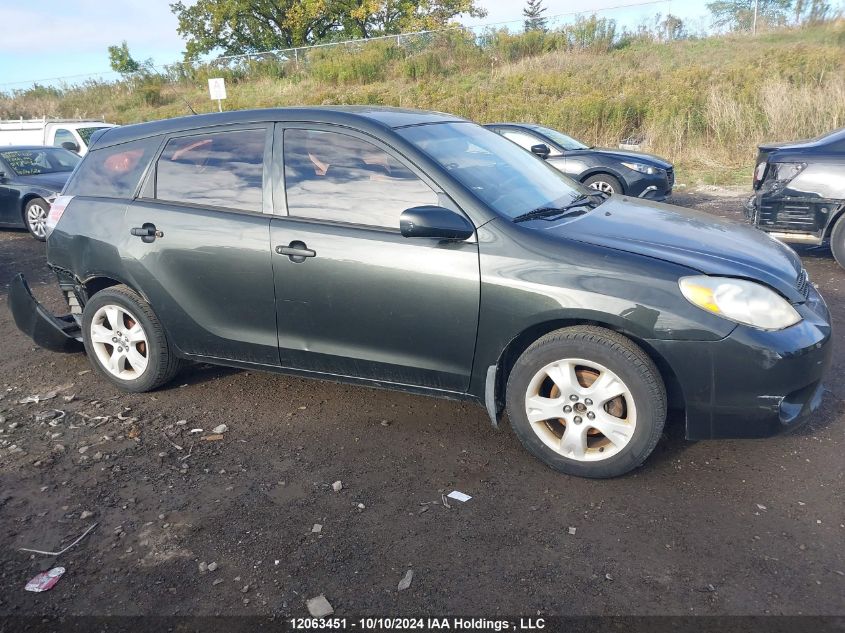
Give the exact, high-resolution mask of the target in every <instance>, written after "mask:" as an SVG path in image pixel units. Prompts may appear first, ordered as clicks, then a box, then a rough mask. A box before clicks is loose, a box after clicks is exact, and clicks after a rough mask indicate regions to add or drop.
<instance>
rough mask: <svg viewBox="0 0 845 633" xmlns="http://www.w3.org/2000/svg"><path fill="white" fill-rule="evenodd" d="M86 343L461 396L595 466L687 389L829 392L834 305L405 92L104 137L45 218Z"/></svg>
mask: <svg viewBox="0 0 845 633" xmlns="http://www.w3.org/2000/svg"><path fill="white" fill-rule="evenodd" d="M48 231H49V233H50V235H49V238H48V259H49V263H50V265H51V266H52V268H53V270H55V272H56V274H57V275H58V281H59V285H60V286H61V289H62V290H63V291H64V293H65V294H66V296H67V299H68V304H69V306H70V314H69V315H66V316H63V317H56V316H53V315H51V314H50V313H49V312H47V311H46V310H45V309H44V308H43V307H42V306H41V305H40V304H38V303H37V302H36V301H35V299H34V298H33V296H32V294H31V293H30V291H29V288H28V286H27V284H26V282H25V280H24V279H23V277H22V276H18V278H17V279H16V281H15V282H14V283H13V285H12V288H11V289H10V305H11V308H12V311H13V313H14V316H15V320H16V322H17V324H18V326H19V327H20V328H21V329H22V330H23V331H24V332H26V333H27V334H29V335H30V336H32V338H33V339H34V340H35V341H36V342H37V343H39V344H40V345H42V346H44V347H47V348H50V349H53V350H56V351H74V350H79V349H80V348H81V347H82V346H83V345H84V348H85V351H86V352H87V354H88V356H89V358H90V360H91V362H92V364H93V365H94V367H95V368H96V369H97V370H98V371H99V372H100V373H101V374H102V376H103V377H104V378H106V379H107V380H110V381H111V382H113V383H115V384H116V385H118V386H119V387H121V388H123V389H125V390H127V391H147V390H150V389H155V388H156V387H158V386H160V385H162V384H164V383H166V382H167V381H169V380H170V379H171V378H173V376H174V375H175V374H176V372H177V371H179V369H180V367H181V366H182V365H183V363H185V362H186V361H203V362H209V363H218V364H222V365H231V366H237V367H248V368H255V369H265V370H269V371H278V372H285V373H294V374H298V375H302V376H309V377H314V378H321V379H328V380H341V381H350V382H357V383H362V384H366V385H371V386H379V387H386V388H391V389H401V390H407V391H414V392H419V393H425V394H430V395H435V396H441V397H445V398H464V399H473V400H477V401H479V402H480V403H483V404H484V406H485V407H486V410H487V412H488V414H489V416H490V418H491V419H492V421H493V423H494V424H496V423H498V420H499V418H500V416H501V415H502V413H503V412H504V411H505V410H507V413H508V417H509V419H510V423H511V425H512V427H513V429H514V430H515V432H516V434H517V435H518V436H519V438H520V440H521V441H522V443H523V444H524V445H525V447H526V448H527V449H528V450H529V451H530V452H532V453H533V454H534V455H536V456H537V457H539V458H540V459H541V460H543V461H544V462H545V463H547V464H548V465H550V466H551V467H553V468H555V469H558V470H560V471H563V472H567V473H572V474H577V475H583V476H588V477H609V476H614V475H619V474H622V473H624V472H627V471H629V470H631V469H632V468H635V467H636V466H638V465H640V464H641V463H642V462H643V461H644V460H645V459H646V457H647V456H648V455H649V453H651V451H652V450H653V449H654V447H655V444H656V443H657V441H658V439H659V438H660V435H661V430H662V429H663V425H664V421H665V418H666V412H667V408H668V407H675V408H677V409H680V410H682V411H683V415H684V416H685V420H686V434H687V437H689V438H692V439H704V438H717V437H763V436H768V435H772V434H774V433H777V432H780V431H782V430H785V429H789V428H792V427H795V426H796V425H797V424H799V423H800V422H801V421H802V420H803V419H805V418H806V417H807V415H808V414H809V413H810V412H811V411H813V410H815V409H816V408H817V407H818V405H819V403H820V400H821V397H822V394H823V391H824V390H823V387H822V379H823V376H824V374H825V371H826V369H827V367H828V365H829V362H830V352H831V326H830V317H829V314H828V310H827V308H826V306H825V303H824V301H823V299H822V298H821V296H820V295H819V294H818V293H817V292H816V290H815V288H814V287H813V285H812V284H811V283H809V280H808V279H807V274H806V272H805V271H804V270H803V269H802V267H801V263H800V260H799V259H798V257H797V256H796V255H795V253H794V252H793V251H792V250H790V249H789V248H788V247H786V246H784V245H783V244H781V243H779V242H777V241H775V240H773V239H771V238H769V237H768V236H767V235H765V234H764V233H762V232H760V231H757V230H756V229H753V228H751V227H748V226H743V225H739V224H734V223H731V222H728V221H724V220H720V219H717V218H713V217H711V216H708V215H706V214H702V213H696V212H694V211H690V210H687V209H682V208H678V207H673V206H669V205H664V204H660V203H656V202H650V201H643V200H637V199H629V198H627V197H624V196H613V197H608V196H606V195H604V194H602V193H601V192H597V191H594V190H591V189H586V188H584V187H583V186H582V185H580V184H578V183H576V182H574V181H572V180H570V179H569V178H567V177H566V176H564V175H562V174H561V173H560V172H558V171H557V170H555V169H553V168H552V167H549V166H548V165H547V164H546V163H544V162H543V161H542V160H541V159H540V158H538V157H536V156H534V155H532V154H530V153H528V152H525V151H523V150H522V149H520V148H519V147H517V146H516V145H514V144H513V143H511V142H510V141H508V140H507V139H504V138H502V137H501V136H499V135H497V134H495V133H494V132H491V131H489V130H486V129H484V128H483V127H480V126H478V125H475V124H473V123H471V122H468V121H465V120H462V119H460V118H457V117H453V116H449V115H445V114H439V113H432V112H420V111H413V110H397V109H390V108H369V107H347V108H340V107H338V108H295V109H270V110H255V111H243V112H229V113H223V114H212V115H202V116H192V117H187V118H181V119H173V120H167V121H158V122H153V123H145V124H141V125H133V126H126V127H119V128H111V129H108V130H105V131H104V132H101V133H99V134H98V135H97V136H95V137H94V139H93V142H92V146H91V151H90V152H89V153H88V155H87V156H86V157H85V158H84V160H83V162H82V163H81V165H80V166H79V167H78V168H77V169H76V170H75V172H74V174H73V176H72V177H71V179H70V181H69V182H68V184H67V186H66V187H65V190H64V192H63V195H62V196H61V197H60V198H58V199H57V200H56V201H55V202H54V204H53V206H52V209H51V211H50V216H49V219H48Z"/></svg>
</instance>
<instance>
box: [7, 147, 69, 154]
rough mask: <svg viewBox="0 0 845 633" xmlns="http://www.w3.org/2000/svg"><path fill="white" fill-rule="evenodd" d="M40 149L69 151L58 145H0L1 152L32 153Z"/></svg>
mask: <svg viewBox="0 0 845 633" xmlns="http://www.w3.org/2000/svg"><path fill="white" fill-rule="evenodd" d="M39 149H60V150H62V151H64V152H67V151H69V150H66V149H65V148H64V147H57V146H56V145H0V152H9V151H30V150H39Z"/></svg>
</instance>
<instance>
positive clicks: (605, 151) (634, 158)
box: [575, 147, 672, 169]
mask: <svg viewBox="0 0 845 633" xmlns="http://www.w3.org/2000/svg"><path fill="white" fill-rule="evenodd" d="M588 152H595V153H596V154H601V155H602V156H606V157H607V158H613V159H615V160H618V161H626V162H629V163H631V162H635V163H645V164H646V165H652V166H654V167H660V168H661V169H671V168H672V163H670V162H669V161H667V160H664V159H662V158H660V157H659V156H654V155H652V154H645V153H643V152H632V151H630V150H627V149H613V148H610V147H591V148H590V149H585V150H580V151H576V152H575V153H576V154H580V153H584V154H586V153H588Z"/></svg>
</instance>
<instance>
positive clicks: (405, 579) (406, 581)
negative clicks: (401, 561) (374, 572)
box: [396, 569, 414, 591]
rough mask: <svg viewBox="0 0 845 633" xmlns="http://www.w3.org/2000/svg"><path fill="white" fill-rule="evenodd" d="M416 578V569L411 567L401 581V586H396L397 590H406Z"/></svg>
mask: <svg viewBox="0 0 845 633" xmlns="http://www.w3.org/2000/svg"><path fill="white" fill-rule="evenodd" d="M413 579H414V570H413V569H409V570H408V571H406V572H405V575H404V576H403V577H402V580H400V581H399V586H397V587H396V591H405V590H406V589H407V588H408V587H410V586H411V581H412V580H413Z"/></svg>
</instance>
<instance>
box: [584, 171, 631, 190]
mask: <svg viewBox="0 0 845 633" xmlns="http://www.w3.org/2000/svg"><path fill="white" fill-rule="evenodd" d="M584 185H585V186H587V187H589V188H590V189H596V190H598V191H603V192H604V193H609V194H614V193H622V183H621V182H619V179H618V178H614V177H613V176H611V175H610V174H596V175H595V176H590V177H589V178H587V179H586V180H585V181H584Z"/></svg>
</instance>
